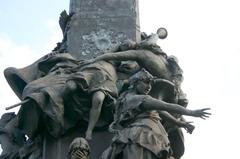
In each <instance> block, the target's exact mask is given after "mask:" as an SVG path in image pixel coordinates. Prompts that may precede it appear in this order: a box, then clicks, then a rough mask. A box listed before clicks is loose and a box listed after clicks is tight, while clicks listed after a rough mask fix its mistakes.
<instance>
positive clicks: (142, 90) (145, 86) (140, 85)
mask: <svg viewBox="0 0 240 159" xmlns="http://www.w3.org/2000/svg"><path fill="white" fill-rule="evenodd" d="M135 88H136V91H137V93H139V94H148V93H149V92H150V91H151V89H152V86H151V83H150V82H148V81H138V82H137V83H136V86H135Z"/></svg>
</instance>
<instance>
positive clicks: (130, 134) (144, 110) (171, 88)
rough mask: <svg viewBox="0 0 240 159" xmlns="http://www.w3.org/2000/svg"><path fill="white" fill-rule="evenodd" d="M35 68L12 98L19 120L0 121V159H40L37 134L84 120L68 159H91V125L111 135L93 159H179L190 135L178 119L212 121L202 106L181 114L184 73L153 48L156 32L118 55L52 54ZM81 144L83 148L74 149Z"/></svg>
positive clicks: (184, 101) (60, 130) (15, 117)
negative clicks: (82, 57) (17, 99)
mask: <svg viewBox="0 0 240 159" xmlns="http://www.w3.org/2000/svg"><path fill="white" fill-rule="evenodd" d="M154 36H155V37H154ZM154 38H155V39H154ZM123 61H126V62H123ZM36 65H37V70H38V75H37V78H36V79H34V80H32V81H30V82H28V83H26V84H25V85H24V86H23V87H22V89H20V90H21V91H19V92H17V93H18V94H20V95H21V100H22V102H21V108H20V110H19V112H18V114H17V115H14V114H4V115H3V116H2V118H1V135H0V142H1V144H2V145H4V146H3V152H2V155H1V157H2V158H8V159H12V158H41V149H42V139H41V138H42V134H43V132H46V131H47V132H48V133H49V134H50V135H52V136H53V137H56V138H57V137H59V136H61V135H63V134H64V133H66V132H67V131H68V130H69V129H70V128H72V127H74V126H76V124H77V123H78V122H79V121H81V120H83V121H85V122H87V123H88V126H87V127H86V126H85V125H83V127H84V126H85V129H86V136H85V138H86V140H85V139H84V138H78V139H76V140H75V141H74V142H73V143H72V144H71V145H70V153H69V158H72V159H77V158H79V159H80V158H89V153H90V152H91V151H90V149H91V148H90V147H89V146H86V145H87V140H91V136H92V131H93V129H94V127H104V126H110V128H109V130H110V131H112V132H113V133H114V134H115V136H114V138H113V141H112V144H111V145H109V148H108V149H107V150H106V151H105V152H104V153H103V154H102V156H99V158H102V159H127V158H129V159H130V158H131V159H134V158H136V159H140V158H142V159H144V158H156V159H157V158H159V159H167V158H169V157H172V158H174V159H179V158H181V156H182V155H183V153H184V144H183V141H182V140H183V139H182V137H183V136H182V132H181V131H180V127H183V128H185V129H186V130H187V132H189V133H192V131H193V129H194V126H193V125H191V124H190V122H187V121H185V120H184V119H183V117H182V115H189V116H194V117H200V118H206V117H208V116H209V115H210V113H208V112H207V110H208V108H205V109H199V110H189V109H186V108H185V107H186V106H187V104H188V100H187V99H186V95H185V94H184V93H183V91H182V90H181V82H182V78H183V77H182V70H181V68H180V67H179V65H178V62H177V60H176V58H175V57H172V56H167V55H166V54H165V53H164V52H163V51H162V50H161V48H160V47H159V46H158V45H157V44H156V34H153V35H151V36H150V37H145V38H144V39H143V40H142V42H141V43H138V44H137V43H134V42H132V41H129V40H128V41H126V42H125V43H123V44H122V45H121V46H119V50H118V51H117V52H113V53H106V54H103V55H100V56H98V57H96V58H94V59H91V60H77V59H75V58H73V57H72V56H71V55H70V54H68V53H60V52H54V53H51V54H50V55H47V56H44V57H43V58H41V59H40V60H38V61H37V64H36ZM9 72H11V70H9V69H7V70H6V71H5V74H6V77H7V78H8V77H10V76H9V74H11V73H9ZM12 82H16V81H12ZM18 90H19V89H18ZM148 94H149V95H148ZM9 115H10V116H11V117H8V119H5V118H6V116H9ZM99 120H102V121H103V122H101V124H98V121H99ZM111 123H112V124H111ZM80 126H81V125H80ZM13 131H14V132H13ZM172 133H174V134H175V135H173V136H171V134H172ZM168 134H169V135H168ZM25 135H27V137H28V140H26V139H25ZM173 138H174V139H173ZM77 143H78V144H77ZM80 143H81V144H83V145H85V149H83V148H82V147H81V146H76V145H81V144H80ZM179 143H180V144H179ZM29 145H30V146H29ZM74 145H75V148H72V147H74ZM28 146H29V147H31V148H26V147H28ZM4 156H6V157H4Z"/></svg>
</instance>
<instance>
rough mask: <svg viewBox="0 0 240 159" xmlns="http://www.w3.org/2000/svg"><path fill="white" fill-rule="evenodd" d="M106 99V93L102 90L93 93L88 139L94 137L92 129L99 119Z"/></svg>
mask: <svg viewBox="0 0 240 159" xmlns="http://www.w3.org/2000/svg"><path fill="white" fill-rule="evenodd" d="M104 99H105V94H104V93H103V92H102V91H97V92H95V93H94V94H93V97H92V108H91V110H90V116H89V123H88V129H87V132H86V139H87V140H91V139H92V131H93V129H94V127H95V125H96V123H97V121H98V119H99V116H100V113H101V109H102V104H103V101H104Z"/></svg>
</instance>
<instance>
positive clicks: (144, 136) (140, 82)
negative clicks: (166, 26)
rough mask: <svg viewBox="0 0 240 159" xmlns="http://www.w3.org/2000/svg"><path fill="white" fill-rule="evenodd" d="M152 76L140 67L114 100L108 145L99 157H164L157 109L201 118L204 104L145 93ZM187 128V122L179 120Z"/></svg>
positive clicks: (165, 143)
mask: <svg viewBox="0 0 240 159" xmlns="http://www.w3.org/2000/svg"><path fill="white" fill-rule="evenodd" d="M152 78H153V77H152V76H151V75H150V74H149V73H148V72H147V71H145V70H142V71H140V72H138V73H137V74H135V75H134V76H133V77H131V78H130V82H131V84H132V86H131V87H130V88H129V90H127V91H125V92H123V93H122V94H121V95H120V97H119V98H118V100H117V105H116V112H115V119H114V121H115V123H114V125H115V127H118V131H117V134H116V135H115V137H114V139H113V142H112V144H111V146H110V147H109V148H108V149H107V150H106V151H105V152H104V153H103V155H102V159H145V158H147V159H166V158H167V157H168V156H169V149H170V143H169V140H168V137H167V133H166V132H165V130H164V128H163V126H162V124H161V122H160V121H161V119H160V117H159V114H158V112H157V110H158V111H159V110H160V111H168V112H174V113H178V114H183V115H190V116H194V117H201V118H205V117H208V116H209V115H210V113H208V112H206V110H208V108H205V109H199V110H188V109H185V108H184V107H182V106H180V105H178V104H171V103H166V102H164V101H162V100H158V99H154V98H152V97H151V96H149V95H147V94H148V93H149V91H150V90H151V80H152ZM181 124H182V126H183V127H185V128H187V129H188V128H189V123H183V122H182V123H181Z"/></svg>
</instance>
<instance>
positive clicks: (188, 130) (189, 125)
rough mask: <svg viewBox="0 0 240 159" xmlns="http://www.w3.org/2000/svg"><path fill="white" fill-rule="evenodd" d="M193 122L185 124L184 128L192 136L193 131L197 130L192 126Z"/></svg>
mask: <svg viewBox="0 0 240 159" xmlns="http://www.w3.org/2000/svg"><path fill="white" fill-rule="evenodd" d="M191 123H192V122H184V121H183V125H182V127H183V128H184V129H185V130H186V131H187V133H189V134H192V132H193V130H194V129H195V126H194V125H192V124H191Z"/></svg>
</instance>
